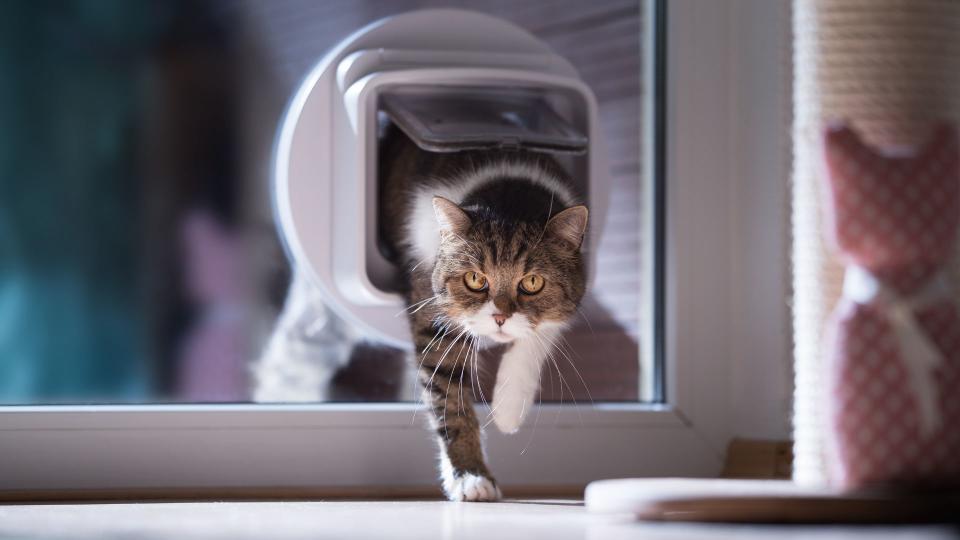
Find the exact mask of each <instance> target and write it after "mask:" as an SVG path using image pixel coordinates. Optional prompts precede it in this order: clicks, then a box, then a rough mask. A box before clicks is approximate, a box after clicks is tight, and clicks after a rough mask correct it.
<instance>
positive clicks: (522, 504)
mask: <svg viewBox="0 0 960 540" xmlns="http://www.w3.org/2000/svg"><path fill="white" fill-rule="evenodd" d="M119 538H122V539H124V540H141V539H143V540H158V539H167V538H169V539H177V540H193V539H203V540H208V539H231V540H245V539H258V540H259V539H278V540H286V539H301V538H303V539H307V538H309V539H326V538H335V539H340V538H416V539H418V540H420V539H430V538H442V539H446V538H456V539H464V540H469V539H473V538H476V539H483V540H504V539H511V538H522V539H524V540H535V539H539V538H549V539H556V540H563V539H567V538H570V539H573V538H576V539H588V540H600V539H603V540H618V539H625V538H643V539H645V540H647V539H649V540H655V539H661V538H662V539H678V540H679V539H694V538H707V539H726V538H738V539H739V538H743V539H747V540H751V539H754V538H756V539H760V538H775V539H776V540H790V539H795V538H817V539H821V538H855V539H856V538H863V539H867V538H870V539H875V538H883V539H886V538H891V539H893V538H896V539H904V540H906V539H911V540H913V539H928V538H929V539H941V538H944V539H945V538H958V535H957V534H956V530H950V529H948V528H944V527H856V528H840V527H793V528H788V527H771V526H764V527H757V526H750V527H745V526H718V525H682V524H656V523H653V524H651V523H648V524H640V523H633V522H632V521H631V520H630V519H629V518H628V517H625V516H598V515H590V514H587V513H586V512H585V510H584V509H583V506H582V505H580V503H579V502H570V501H510V502H504V503H495V504H493V503H488V504H485V503H446V502H438V501H402V502H384V501H378V502H357V501H329V502H224V503H129V504H78V505H11V506H0V539H18V540H20V539H23V540H32V539H43V540H48V539H49V540H68V539H84V540H86V539H119Z"/></svg>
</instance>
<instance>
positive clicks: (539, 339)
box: [536, 336, 583, 424]
mask: <svg viewBox="0 0 960 540" xmlns="http://www.w3.org/2000/svg"><path fill="white" fill-rule="evenodd" d="M536 339H537V342H538V343H540V348H541V349H542V350H543V351H544V352H545V353H546V357H547V360H549V361H550V363H552V364H553V367H554V369H556V370H557V376H559V377H560V400H561V403H562V402H563V387H564V386H566V387H567V391H568V392H570V399H572V400H573V406H574V408H575V409H576V410H577V416H578V417H580V423H581V424H583V416H582V414H581V413H580V404H579V403H578V402H577V396H576V394H574V392H573V387H571V386H570V384H569V383H567V379H566V377H564V376H563V372H562V371H560V365H559V364H558V363H557V361H556V359H555V355H554V354H553V351H550V350H549V348H548V347H547V345H546V343H544V340H543V338H542V337H540V336H536ZM558 414H559V412H558Z"/></svg>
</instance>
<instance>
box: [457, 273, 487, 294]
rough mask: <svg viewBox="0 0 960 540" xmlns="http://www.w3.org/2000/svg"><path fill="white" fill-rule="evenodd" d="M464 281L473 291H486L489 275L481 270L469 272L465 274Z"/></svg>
mask: <svg viewBox="0 0 960 540" xmlns="http://www.w3.org/2000/svg"><path fill="white" fill-rule="evenodd" d="M463 283H464V285H466V286H467V288H468V289H470V290H471V291H474V292H480V291H484V290H486V289H487V276H485V275H483V274H481V273H480V272H467V273H466V274H464V275H463Z"/></svg>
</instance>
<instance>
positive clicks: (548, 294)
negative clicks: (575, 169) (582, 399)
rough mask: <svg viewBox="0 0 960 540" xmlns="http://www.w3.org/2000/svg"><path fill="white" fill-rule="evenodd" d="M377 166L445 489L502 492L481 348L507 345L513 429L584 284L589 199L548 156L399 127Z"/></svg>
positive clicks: (471, 495) (500, 405)
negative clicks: (454, 142)
mask: <svg viewBox="0 0 960 540" xmlns="http://www.w3.org/2000/svg"><path fill="white" fill-rule="evenodd" d="M379 170H380V171H381V175H380V179H379V180H380V191H379V196H378V206H379V214H378V215H379V216H380V217H381V220H380V222H379V224H378V228H379V234H380V238H381V240H382V242H381V249H382V251H383V252H384V255H386V256H387V258H388V259H390V260H392V261H393V262H394V263H395V264H396V265H397V266H398V267H399V268H401V269H402V274H403V277H404V287H403V288H404V295H405V297H406V300H407V301H408V304H409V306H410V307H409V308H408V311H409V320H410V326H411V331H412V332H411V333H412V336H413V342H414V345H415V347H416V353H417V357H416V358H415V361H416V366H417V369H418V373H417V375H418V376H419V380H420V382H421V384H422V387H423V390H424V392H423V395H424V401H425V403H426V404H427V409H428V410H429V413H430V420H431V425H432V428H433V430H434V433H435V435H436V438H437V441H438V444H439V446H440V472H441V483H442V487H443V490H444V492H445V493H446V495H447V497H448V498H449V499H451V500H456V501H492V500H497V499H499V498H500V497H501V492H500V490H499V488H498V487H497V483H496V481H495V479H494V477H493V475H492V474H491V473H490V469H489V468H488V467H487V464H486V461H485V458H484V452H483V447H482V441H481V427H480V424H479V420H478V418H477V415H476V413H475V411H474V410H473V406H472V390H471V388H472V387H473V381H474V379H473V376H474V375H475V371H476V369H477V367H478V366H477V365H476V363H477V354H476V350H477V349H478V348H479V347H483V346H486V345H490V344H500V345H503V346H504V347H505V352H504V353H503V356H502V360H501V363H500V366H499V369H498V372H497V376H496V383H495V386H494V392H493V397H492V403H491V414H492V416H493V422H494V423H495V424H496V426H497V427H498V428H499V429H500V430H501V431H503V432H505V433H513V432H516V431H517V430H518V429H519V427H520V425H521V423H522V421H523V419H524V417H525V416H526V415H527V413H528V412H529V411H530V410H531V409H532V408H533V404H534V400H535V396H536V393H537V391H538V389H539V386H540V384H539V381H540V368H541V365H542V364H543V363H544V361H545V360H546V359H547V358H548V357H549V356H550V355H551V354H552V352H553V350H554V347H556V345H555V340H557V338H558V337H559V335H560V333H561V332H562V330H563V329H564V327H565V325H566V324H567V322H568V321H569V320H570V319H571V317H572V316H573V314H574V313H575V312H576V309H577V306H578V305H579V303H580V300H581V299H582V297H583V295H584V292H585V288H586V275H585V269H584V260H583V256H582V254H581V250H580V248H581V244H582V242H583V238H584V233H585V231H586V227H587V216H588V211H587V208H586V206H584V205H582V204H579V202H578V201H577V199H576V198H575V196H574V195H573V191H572V188H571V181H570V179H569V177H568V176H567V175H566V173H565V171H564V170H563V169H562V167H561V166H560V165H559V164H558V163H556V162H555V161H554V160H553V159H551V158H550V157H549V156H547V155H544V154H537V153H532V152H525V151H511V152H505V151H481V150H469V151H460V152H450V153H435V152H426V151H423V150H421V149H420V148H418V147H417V146H416V144H414V142H413V141H411V140H410V139H409V138H408V137H406V136H405V135H404V134H403V133H402V131H400V130H399V129H397V128H395V127H393V128H389V129H388V130H387V132H386V134H385V136H384V138H383V140H382V151H381V152H380V163H379ZM464 379H466V380H467V382H464Z"/></svg>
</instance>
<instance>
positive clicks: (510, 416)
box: [491, 394, 528, 433]
mask: <svg viewBox="0 0 960 540" xmlns="http://www.w3.org/2000/svg"><path fill="white" fill-rule="evenodd" d="M495 401H496V404H495V405H494V407H493V411H492V413H491V414H493V423H494V424H496V425H497V429H499V430H500V431H502V432H503V433H516V432H517V430H518V429H520V425H521V424H522V423H523V419H524V417H526V416H527V409H528V407H527V400H526V399H524V398H522V397H520V396H519V395H517V394H506V395H504V396H502V397H501V398H500V399H499V400H495Z"/></svg>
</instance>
